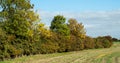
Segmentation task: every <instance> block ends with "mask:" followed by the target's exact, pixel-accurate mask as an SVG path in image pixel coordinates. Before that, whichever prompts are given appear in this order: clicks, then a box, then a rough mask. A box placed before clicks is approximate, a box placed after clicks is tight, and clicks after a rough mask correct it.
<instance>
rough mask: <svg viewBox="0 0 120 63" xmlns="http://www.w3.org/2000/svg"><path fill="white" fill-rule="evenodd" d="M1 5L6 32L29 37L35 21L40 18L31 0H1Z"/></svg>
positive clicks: (1, 16)
mask: <svg viewBox="0 0 120 63" xmlns="http://www.w3.org/2000/svg"><path fill="white" fill-rule="evenodd" d="M0 7H1V12H0V18H1V22H3V23H4V25H3V28H4V30H5V31H6V33H7V34H14V35H15V36H16V37H19V38H25V37H27V34H28V31H29V30H30V29H31V25H32V23H33V21H36V20H37V19H38V16H37V15H36V14H35V13H34V12H33V10H32V9H33V5H31V4H30V0H0Z"/></svg>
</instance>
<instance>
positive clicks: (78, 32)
mask: <svg viewBox="0 0 120 63" xmlns="http://www.w3.org/2000/svg"><path fill="white" fill-rule="evenodd" d="M68 27H69V29H70V34H72V35H74V36H77V37H80V38H85V34H86V32H85V29H84V25H83V24H82V23H78V22H77V20H76V19H69V20H68Z"/></svg>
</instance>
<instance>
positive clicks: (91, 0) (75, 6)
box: [31, 0, 120, 38]
mask: <svg viewBox="0 0 120 63" xmlns="http://www.w3.org/2000/svg"><path fill="white" fill-rule="evenodd" d="M31 3H33V4H34V10H37V12H38V14H39V15H40V18H41V21H42V22H43V23H45V24H46V25H47V26H49V25H50V22H51V20H52V19H53V17H54V16H55V15H57V14H60V15H64V16H65V17H66V18H67V19H69V18H75V19H77V20H78V21H79V22H82V23H83V24H84V25H85V29H86V32H87V35H89V36H92V37H96V36H104V35H111V36H113V37H116V38H120V28H119V27H120V0H31Z"/></svg>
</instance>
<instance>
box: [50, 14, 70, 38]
mask: <svg viewBox="0 0 120 63" xmlns="http://www.w3.org/2000/svg"><path fill="white" fill-rule="evenodd" d="M65 21H66V18H65V17H64V16H61V15H57V16H55V17H54V19H53V20H52V22H51V26H50V29H51V30H52V31H53V32H56V33H58V34H60V35H63V36H68V35H69V34H70V30H69V28H68V26H67V25H66V23H65Z"/></svg>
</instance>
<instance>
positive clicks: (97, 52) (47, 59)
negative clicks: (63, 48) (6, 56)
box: [0, 42, 120, 63]
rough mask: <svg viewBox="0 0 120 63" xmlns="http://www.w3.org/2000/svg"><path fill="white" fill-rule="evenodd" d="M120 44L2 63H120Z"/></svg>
mask: <svg viewBox="0 0 120 63" xmlns="http://www.w3.org/2000/svg"><path fill="white" fill-rule="evenodd" d="M119 49H120V43H119V42H116V43H114V45H113V46H112V47H111V48H105V49H88V50H83V51H74V52H66V53H54V54H40V55H33V56H24V57H20V58H16V59H13V60H7V61H3V62H0V63H120V50H119Z"/></svg>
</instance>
